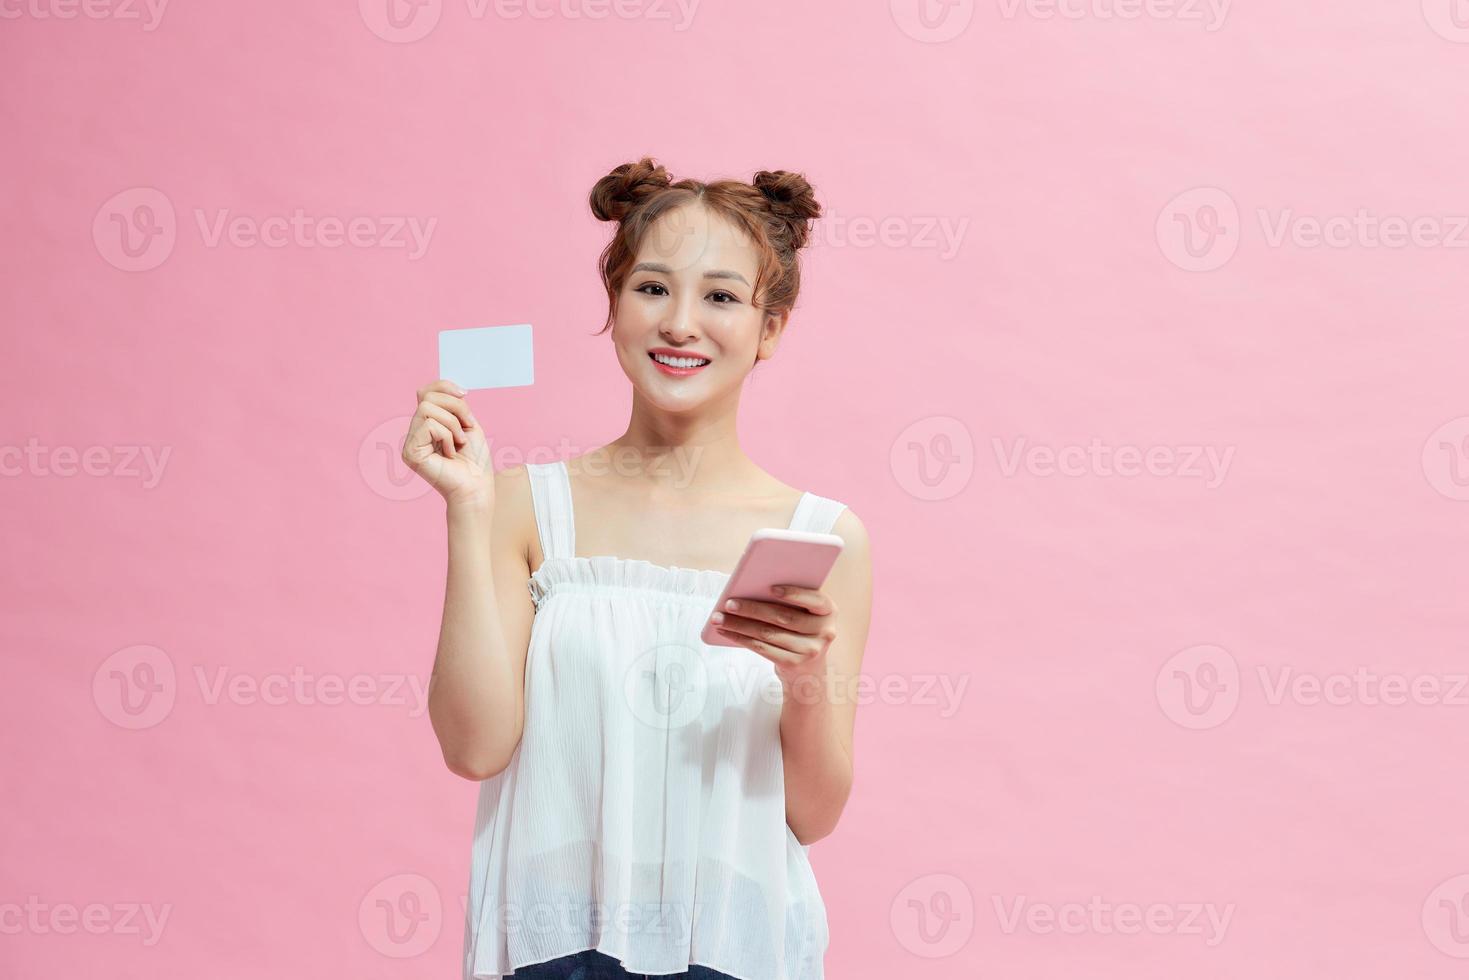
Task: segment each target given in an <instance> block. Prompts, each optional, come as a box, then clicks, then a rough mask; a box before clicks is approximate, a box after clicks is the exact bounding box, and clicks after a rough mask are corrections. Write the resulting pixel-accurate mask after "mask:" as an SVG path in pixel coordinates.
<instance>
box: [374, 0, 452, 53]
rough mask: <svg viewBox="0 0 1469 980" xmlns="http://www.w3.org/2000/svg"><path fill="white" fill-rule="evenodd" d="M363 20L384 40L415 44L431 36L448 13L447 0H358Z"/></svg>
mask: <svg viewBox="0 0 1469 980" xmlns="http://www.w3.org/2000/svg"><path fill="white" fill-rule="evenodd" d="M357 9H358V10H359V11H361V13H362V22H363V23H364V24H366V25H367V29H368V30H370V31H372V33H374V34H376V35H377V36H378V37H380V38H382V39H383V40H384V41H391V42H393V43H394V44H411V43H412V42H414V41H421V40H423V39H424V38H425V37H428V34H429V32H430V31H432V30H433V29H434V28H435V27H436V26H438V23H439V15H440V14H442V13H443V12H444V2H443V0H357Z"/></svg>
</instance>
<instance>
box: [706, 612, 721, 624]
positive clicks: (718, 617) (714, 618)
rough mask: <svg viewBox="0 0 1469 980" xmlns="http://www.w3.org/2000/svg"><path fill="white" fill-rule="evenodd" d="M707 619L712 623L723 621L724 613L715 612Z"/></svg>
mask: <svg viewBox="0 0 1469 980" xmlns="http://www.w3.org/2000/svg"><path fill="white" fill-rule="evenodd" d="M709 621H710V622H713V623H722V622H724V613H715V614H714V615H713V616H710V617H709Z"/></svg>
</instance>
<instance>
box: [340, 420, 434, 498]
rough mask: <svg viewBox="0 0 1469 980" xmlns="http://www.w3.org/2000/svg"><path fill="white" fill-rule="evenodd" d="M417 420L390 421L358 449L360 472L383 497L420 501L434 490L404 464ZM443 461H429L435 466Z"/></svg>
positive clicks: (431, 459)
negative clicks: (405, 443) (410, 428)
mask: <svg viewBox="0 0 1469 980" xmlns="http://www.w3.org/2000/svg"><path fill="white" fill-rule="evenodd" d="M412 422H413V416H411V415H403V416H400V417H398V418H394V419H388V420H387V421H386V422H384V423H382V424H381V425H379V426H378V427H377V428H375V429H373V430H372V431H371V432H369V433H368V434H367V438H365V439H363V440H362V445H360V446H358V447H357V469H358V471H359V472H360V473H361V474H362V479H363V480H364V481H365V482H366V483H367V485H368V487H369V488H371V490H372V492H373V493H375V494H377V495H378V496H379V497H385V498H387V499H388V500H417V499H418V498H419V497H422V496H423V495H424V494H426V493H428V492H429V490H430V489H432V487H431V486H430V484H429V482H428V481H427V480H423V479H420V478H419V476H418V474H417V473H414V472H413V471H412V470H410V469H409V468H408V466H407V464H405V463H404V462H403V440H404V439H406V438H407V437H408V426H409V425H410V424H411V423H412ZM438 458H439V457H437V456H433V457H430V458H429V462H430V463H431V464H435V463H436V461H437V459H438Z"/></svg>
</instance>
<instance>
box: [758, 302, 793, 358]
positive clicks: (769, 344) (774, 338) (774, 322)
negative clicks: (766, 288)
mask: <svg viewBox="0 0 1469 980" xmlns="http://www.w3.org/2000/svg"><path fill="white" fill-rule="evenodd" d="M790 316H791V314H790V311H789V310H788V311H786V312H784V313H767V314H766V315H765V322H764V326H762V327H761V328H760V345H759V347H758V348H757V349H756V351H755V360H757V361H763V360H766V359H768V358H769V357H771V356H772V355H773V354H774V353H775V349H776V347H778V346H779V345H780V335H781V332H782V331H784V330H785V327H786V321H787V320H789V319H790Z"/></svg>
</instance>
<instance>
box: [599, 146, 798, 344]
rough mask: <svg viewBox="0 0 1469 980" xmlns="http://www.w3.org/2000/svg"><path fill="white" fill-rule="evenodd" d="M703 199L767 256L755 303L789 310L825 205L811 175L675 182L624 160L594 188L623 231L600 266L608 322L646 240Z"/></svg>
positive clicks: (649, 166) (647, 160) (648, 163)
mask: <svg viewBox="0 0 1469 980" xmlns="http://www.w3.org/2000/svg"><path fill="white" fill-rule="evenodd" d="M693 200H697V201H700V202H702V203H703V205H704V206H705V207H706V208H708V209H709V210H711V211H713V212H714V213H716V214H719V215H721V216H723V217H724V218H726V219H727V220H729V221H730V222H731V223H733V224H734V226H735V227H737V228H740V229H742V230H743V231H744V232H745V233H746V234H747V235H748V236H749V237H750V240H751V241H752V242H754V244H755V246H756V248H757V249H758V250H759V252H760V264H759V271H758V272H757V273H756V278H755V283H754V289H755V296H754V304H755V307H756V309H759V310H762V311H765V312H768V313H777V314H778V313H789V312H790V311H791V308H792V307H794V306H795V305H796V295H797V294H798V293H799V292H800V291H801V265H800V262H799V261H798V259H797V257H796V253H797V252H798V251H799V250H800V249H801V248H803V247H804V246H805V244H806V241H807V238H808V237H809V236H810V225H809V221H810V220H811V219H813V218H818V217H820V216H821V205H820V204H818V203H816V195H815V193H814V192H813V191H812V190H811V185H810V184H809V183H807V182H806V178H805V177H804V176H802V175H801V174H798V173H791V172H790V171H788V170H762V171H760V172H759V173H757V174H755V178H754V180H753V181H751V182H750V183H748V184H747V183H745V182H744V181H740V180H727V179H725V180H716V181H713V182H711V183H707V184H706V183H704V182H703V181H699V180H693V179H690V178H687V177H686V178H684V179H683V180H680V181H678V182H676V183H675V182H673V181H672V180H671V178H670V177H669V175H668V171H667V170H665V169H663V167H662V166H660V165H659V164H657V163H655V162H654V161H653V159H652V158H651V157H643V158H642V159H641V160H639V161H638V162H637V163H624V164H622V165H621V166H620V167H617V168H615V169H614V170H613V171H612V172H611V173H609V174H607V176H605V177H603V178H602V179H601V180H599V181H597V184H596V186H595V187H593V188H592V194H591V206H592V214H594V215H596V216H597V218H598V220H600V221H615V222H617V232H616V233H615V234H614V235H613V236H612V240H611V241H610V242H608V243H607V247H606V248H604V249H603V250H602V257H601V259H600V261H599V263H598V267H599V268H600V270H601V273H602V284H603V285H604V286H606V288H607V322H606V323H605V324H604V325H603V326H602V329H601V330H599V331H597V332H598V333H605V332H606V331H607V330H608V329H609V328H610V327H611V326H612V320H613V311H614V309H615V308H616V304H617V296H618V294H619V293H620V292H621V291H622V287H623V284H624V283H626V281H627V276H628V272H629V270H630V269H631V268H632V266H633V261H634V260H635V259H636V258H637V254H638V249H639V248H640V247H641V245H642V243H643V237H644V236H645V235H646V234H647V233H648V230H649V229H650V228H652V226H653V224H654V223H655V222H656V221H657V220H658V219H659V218H660V217H661V216H662V215H664V214H665V213H667V212H668V211H670V210H672V209H673V208H676V207H678V206H679V205H681V204H685V203H687V202H689V201H693Z"/></svg>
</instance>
